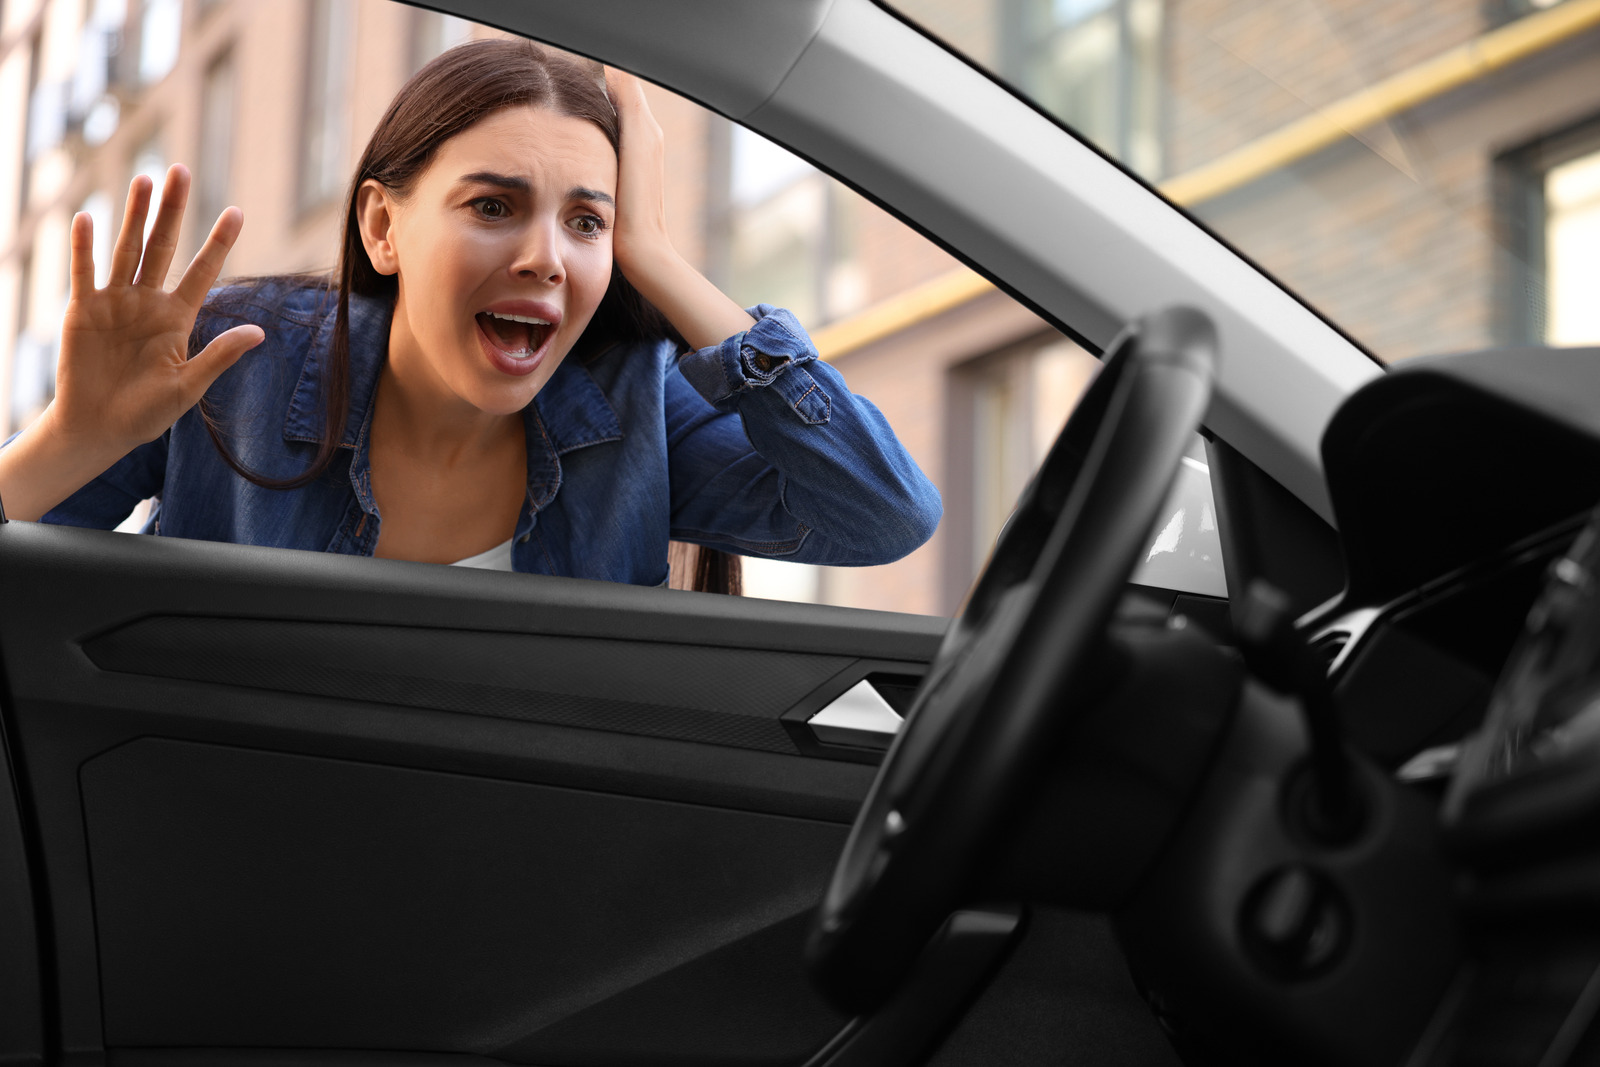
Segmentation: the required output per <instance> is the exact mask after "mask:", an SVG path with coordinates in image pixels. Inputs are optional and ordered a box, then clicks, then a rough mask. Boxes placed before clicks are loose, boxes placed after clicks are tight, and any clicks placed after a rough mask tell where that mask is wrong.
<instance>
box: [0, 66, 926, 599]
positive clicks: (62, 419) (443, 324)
mask: <svg viewBox="0 0 1600 1067" xmlns="http://www.w3.org/2000/svg"><path fill="white" fill-rule="evenodd" d="M607 78H608V80H609V86H608V87H603V86H602V85H600V84H599V83H598V81H597V80H596V78H595V77H594V75H593V73H592V72H591V71H590V70H587V69H585V68H584V67H583V66H582V65H581V64H580V63H579V62H578V61H576V60H573V59H571V58H570V57H567V56H564V55H561V54H558V53H554V52H549V51H546V50H545V49H542V48H540V47H538V46H537V45H533V44H531V43H529V42H525V41H502V40H497V41H478V42H474V43H471V44H467V45H463V46H460V47H458V48H455V49H452V50H451V51H449V52H447V53H445V54H444V55H442V56H440V57H439V58H438V59H436V60H434V62H432V63H431V64H429V65H428V66H427V67H426V68H424V69H423V70H422V71H421V72H419V73H418V74H417V75H416V76H415V77H414V78H413V79H412V80H411V81H410V82H408V83H407V85H406V86H405V87H404V88H403V89H402V90H401V91H400V93H399V94H398V95H397V96H396V98H395V100H394V101H393V103H392V104H391V105H390V107H389V109H388V111H387V113H386V114H385V115H384V117H383V119H382V120H381V121H380V122H379V123H378V127H377V129H376V130H375V131H374V133H373V135H372V139H371V141H370V142H369V143H368V145H367V148H366V151H365V152H364V154H363V156H362V159H361V163H360V165H359V167H358V170H357V173H356V177H355V180H354V181H353V182H352V185H351V193H350V198H349V201H348V205H347V212H346V219H345V227H344V241H343V246H342V250H341V256H340V265H339V268H338V270H337V272H336V274H337V277H336V279H327V280H324V281H322V282H319V283H315V284H313V281H312V280H311V279H308V278H304V277H297V278H276V279H264V280H259V281H256V282H254V283H249V284H244V285H236V286H232V287H229V288H225V289H222V290H217V291H213V292H210V295H209V297H208V291H209V290H210V287H211V286H212V284H213V282H214V281H215V279H216V277H217V275H218V274H219V273H220V271H221V267H222V263H223V259H224V257H225V256H226V254H227V252H228V249H229V248H230V247H231V246H232V244H233V242H234V240H235V238H236V237H237V236H238V233H239V230H240V227H241V225H242V215H241V213H240V212H239V210H238V209H237V208H229V209H227V210H226V211H224V212H223V213H222V215H221V217H219V218H218V220H217V222H216V224H215V226H214V227H213V228H212V231H211V234H210V236H209V237H208V238H207V240H206V242H205V244H204V245H203V247H202V248H201V249H200V251H199V253H198V254H197V255H196V256H195V259H194V261H193V263H192V264H191V265H190V266H189V268H188V270H187V271H186V272H185V274H184V276H183V278H182V279H181V281H180V282H179V284H178V285H177V287H176V288H175V289H174V290H173V291H171V292H170V293H169V292H165V291H164V288H163V286H164V279H165V277H166V274H167V269H168V267H169V265H170V263H171V260H172V255H173V251H174V249H175V248H176V246H177V239H178V226H179V219H180V218H181V215H182V211H183V207H184V202H185V197H186V195H187V192H188V184H189V179H188V174H187V172H186V171H185V170H184V169H183V168H182V167H174V168H173V169H172V170H171V171H170V172H169V174H168V177H167V181H166V184H165V187H164V192H163V195H162V203H161V205H160V208H159V211H158V213H157V216H156V221H155V223H154V226H153V228H152V229H151V232H150V237H149V240H148V243H145V242H143V241H142V238H141V235H142V234H143V232H144V224H145V218H146V214H147V212H148V207H149V198H150V183H149V180H148V179H146V178H144V177H139V178H135V179H134V182H133V184H132V187H131V188H130V190H129V194H128V208H127V212H126V215H125V217H124V220H123V226H122V231H121V234H120V236H119V237H118V239H117V242H116V246H115V249H114V251H113V255H112V262H111V268H110V277H109V280H108V284H107V285H106V287H105V288H103V289H98V290H97V289H95V288H94V282H93V278H94V264H93V262H92V259H91V249H92V247H93V234H92V232H91V226H92V224H91V222H90V219H89V217H88V216H87V215H83V214H80V215H79V216H77V217H76V218H75V219H74V220H73V225H72V280H71V297H70V301H69V304H68V308H67V313H66V317H65V320H64V325H63V329H62V339H61V358H60V366H59V370H58V372H57V393H56V398H55V400H54V401H53V402H52V404H51V405H50V407H49V408H48V409H47V410H46V411H45V413H44V414H43V415H42V416H41V417H40V419H39V420H38V421H37V422H36V423H34V424H33V425H32V426H30V427H29V428H28V429H27V430H26V431H24V432H23V433H22V434H21V435H20V436H18V437H17V438H16V439H15V440H14V441H13V442H12V443H11V444H10V445H9V447H7V448H6V449H5V451H4V452H0V499H3V500H4V503H5V507H6V509H7V511H8V512H9V513H10V515H11V517H13V518H23V519H42V520H43V521H45V522H58V523H67V524H73V525H82V526H97V527H110V526H114V525H116V524H117V523H118V522H120V521H121V520H122V519H123V518H124V517H126V516H127V514H129V512H130V511H131V510H132V508H133V507H134V506H135V505H136V504H137V503H138V502H139V501H140V500H143V499H145V498H148V497H156V498H158V502H159V503H158V509H157V511H156V513H155V514H154V515H153V517H152V519H151V521H150V523H149V525H148V526H147V529H149V530H151V531H152V532H157V533H162V534H167V535H170V536H180V537H195V538H204V539H208V540H223V541H233V542H238V543H248V544H258V545H275V546H282V547H294V548H305V549H314V550H322V551H329V552H340V553H345V554H353V555H376V556H384V557H389V558H397V559H410V560H420V561H427V562H436V563H467V564H471V565H476V566H489V567H495V568H498V569H507V570H509V569H515V570H518V571H526V572H534V573H545V574H565V575H573V576H578V577H589V578H601V579H607V580H611V581H624V582H634V583H640V584H649V585H655V584H661V583H663V582H664V581H665V580H666V577H667V569H668V564H667V546H668V541H669V539H677V540H682V541H690V542H694V543H697V544H700V545H704V546H708V547H709V548H712V549H716V550H722V551H731V552H736V553H745V554H760V555H770V556H776V557H781V558H785V559H790V560H796V561H803V562H810V563H827V564H873V563H884V562H888V561H889V560H892V559H895V558H898V557H899V556H902V555H904V554H905V553H907V552H909V551H911V550H912V549H913V548H915V547H917V546H918V545H920V544H921V543H922V542H923V541H925V540H926V539H927V538H928V537H929V536H930V535H931V534H932V531H933V528H934V526H935V525H936V523H937V521H938V518H939V503H938V494H937V492H936V491H935V490H934V489H933V487H932V486H931V485H930V484H929V483H928V481H927V479H926V478H925V477H924V476H923V475H922V473H921V472H920V471H919V470H918V469H917V467H916V465H915V463H914V462H913V461H912V460H911V459H910V457H909V456H908V455H906V453H905V451H904V450H903V449H902V448H901V447H900V445H899V443H898V442H897V441H896V440H895V438H894V435H893V432H892V431H891V430H890V428H889V426H888V424H887V423H886V422H885V421H884V420H883V417H882V416H881V415H880V414H879V412H878V411H877V409H876V408H874V407H873V406H872V405H871V404H870V403H869V402H867V401H866V400H864V399H861V398H859V397H856V396H853V395H852V394H851V393H850V392H849V390H848V389H846V388H845V386H844V382H843V381H842V379H840V378H839V376H838V374H837V373H836V372H834V371H833V370H832V368H830V367H828V366H827V365H826V364H823V363H821V362H819V361H817V360H816V358H815V356H816V353H815V349H814V348H813V347H812V345H811V343H810V341H809V340H808V339H807V337H806V335H805V333H804V331H803V330H802V329H801V328H800V327H799V324H798V323H796V322H795V321H794V319H793V317H792V316H790V315H789V314H788V313H787V312H785V311H781V310H779V309H775V308H772V307H769V306H767V305H760V306H758V307H757V308H754V309H752V311H751V312H746V311H744V310H742V309H741V308H739V307H738V306H737V305H736V304H734V303H733V302H732V301H731V300H729V299H728V298H727V297H726V296H724V295H723V294H722V293H721V292H719V291H718V290H717V289H716V288H715V287H714V286H712V285H711V284H710V283H709V282H708V281H706V279H705V278H703V277H702V276H701V275H700V274H699V273H698V272H696V271H695V270H694V269H693V268H692V267H690V266H689V265H688V264H687V263H686V262H685V261H684V260H683V259H682V258H681V257H679V256H678V254H677V253H676V251H675V250H674V249H673V247H672V245H671V242H670V241H669V240H668V238H667V231H666V224H665V217H664V211H663V203H662V199H663V198H662V173H663V152H662V138H661V131H660V128H659V127H658V126H657V125H656V123H655V121H654V119H653V117H652V116H651V115H650V112H649V109H648V107H647V106H646V104H645V100H644V95H643V91H642V88H641V86H640V85H639V83H638V82H637V81H636V80H635V79H633V78H631V77H629V76H627V75H624V74H621V73H618V72H608V74H607ZM607 88H609V96H610V99H608V92H607ZM141 246H142V247H141ZM197 316H198V322H196V319H197ZM679 341H681V342H682V345H681V346H680V345H679V344H678V343H677V342H679ZM251 349H256V351H254V352H251V353H250V355H249V356H248V357H245V353H246V352H247V351H250V350H251ZM684 349H687V350H689V351H688V354H687V355H680V353H681V352H682V350H684ZM241 357H245V358H243V359H241ZM235 364H237V366H235ZM230 368H232V369H231V370H230ZM202 397H203V398H204V400H202Z"/></svg>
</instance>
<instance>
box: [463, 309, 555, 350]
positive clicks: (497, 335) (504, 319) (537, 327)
mask: <svg viewBox="0 0 1600 1067" xmlns="http://www.w3.org/2000/svg"><path fill="white" fill-rule="evenodd" d="M478 314H479V318H481V319H484V320H486V321H485V323H484V326H485V328H486V332H488V333H489V335H490V337H492V338H493V339H494V340H495V341H497V342H498V347H499V348H500V350H501V351H502V352H504V353H505V354H506V355H508V356H510V357H512V358H513V359H527V358H528V357H529V356H532V355H533V353H534V352H535V351H537V350H538V348H539V346H540V345H541V344H542V343H543V341H544V338H545V336H546V332H547V331H548V330H549V328H550V323H549V322H547V321H546V320H544V319H539V318H534V317H533V316H530V315H506V314H501V313H499V312H494V311H483V312H479V313H478Z"/></svg>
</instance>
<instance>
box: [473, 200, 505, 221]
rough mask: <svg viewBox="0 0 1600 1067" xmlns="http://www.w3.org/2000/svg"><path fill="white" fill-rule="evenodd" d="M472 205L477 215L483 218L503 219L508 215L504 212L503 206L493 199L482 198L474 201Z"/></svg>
mask: <svg viewBox="0 0 1600 1067" xmlns="http://www.w3.org/2000/svg"><path fill="white" fill-rule="evenodd" d="M472 203H473V206H475V207H476V208H477V209H478V214H480V215H482V216H484V217H485V218H490V219H503V218H505V217H506V215H508V214H510V212H508V211H507V210H506V206H505V204H504V203H502V202H501V201H499V200H496V199H494V198H493V197H484V198H483V199H481V200H474V201H473V202H472Z"/></svg>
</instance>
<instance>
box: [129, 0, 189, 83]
mask: <svg viewBox="0 0 1600 1067" xmlns="http://www.w3.org/2000/svg"><path fill="white" fill-rule="evenodd" d="M182 38H183V0H144V10H143V11H142V12H141V13H140V16H139V84H141V85H152V84H154V83H155V82H158V81H160V80H161V79H162V78H165V77H166V76H167V74H168V73H169V72H170V71H171V70H172V68H173V67H175V66H176V65H177V63H178V46H179V44H180V42H181V40H182Z"/></svg>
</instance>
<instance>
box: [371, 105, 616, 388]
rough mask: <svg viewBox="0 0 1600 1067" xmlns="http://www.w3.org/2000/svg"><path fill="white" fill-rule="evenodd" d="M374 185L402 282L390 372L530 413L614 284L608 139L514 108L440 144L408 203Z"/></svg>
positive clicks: (379, 255)
mask: <svg viewBox="0 0 1600 1067" xmlns="http://www.w3.org/2000/svg"><path fill="white" fill-rule="evenodd" d="M368 185H369V189H370V191H364V192H363V198H362V201H361V223H362V237H363V240H364V241H365V242H366V245H367V252H368V255H369V256H370V257H371V258H372V260H373V265H374V266H375V267H377V269H378V270H380V271H382V272H383V273H385V274H389V273H397V274H398V275H399V299H398V302H397V303H396V305H395V318H394V325H393V326H392V328H391V331H390V338H389V358H390V362H391V365H392V366H393V367H394V369H395V370H396V371H397V372H398V371H400V370H402V369H404V370H405V371H406V372H407V373H411V374H415V375H421V376H424V377H426V378H428V379H430V380H432V384H434V385H436V386H439V387H442V388H443V389H445V390H448V392H449V393H453V394H454V395H455V396H457V397H459V398H460V399H462V400H464V401H466V402H467V403H469V404H471V405H472V406H474V407H476V408H478V409H479V410H481V411H484V412H488V413H491V414H497V415H506V414H511V413H513V412H516V411H519V410H521V409H522V408H523V407H525V406H527V404H528V402H529V401H531V400H532V399H533V397H534V396H535V394H537V393H538V392H539V390H540V389H541V388H542V387H543V386H544V383H545V382H547V381H549V380H550V376H551V375H552V374H554V373H555V370H556V368H557V367H558V366H560V365H561V360H562V359H563V358H564V357H565V356H566V354H567V352H568V351H569V350H571V348H572V344H573V342H574V341H576V340H577V339H578V336H579V335H580V334H582V333H583V330H584V327H585V326H587V325H588V323H589V319H590V317H591V316H592V315H593V314H594V310H595V308H596V307H597V306H598V305H599V303H600V298H601V297H602V296H604V295H605V291H606V287H607V285H608V284H609V282H610V279H611V232H612V226H613V225H614V223H615V222H616V191H617V156H616V152H615V151H614V150H613V149H612V147H611V143H610V142H609V141H608V140H607V139H606V136H605V134H604V133H602V132H601V131H600V129H599V128H597V127H596V126H595V125H593V124H592V123H590V122H587V121H585V120H583V119H577V118H572V117H571V116H567V115H559V114H556V113H554V112H551V111H546V110H543V109H541V108H535V107H529V106H518V107H509V108H505V109H503V110H501V111H497V112H495V113H494V114H492V115H490V116H489V117H487V118H485V119H482V120H481V121H479V122H477V123H476V124H474V125H472V126H470V127H468V128H467V129H465V130H463V131H462V132H461V133H458V134H456V135H455V136H454V137H452V138H450V139H449V140H448V141H446V142H445V143H444V144H443V145H441V146H440V147H439V151H438V152H437V154H436V155H435V156H434V158H433V161H432V162H431V163H430V164H429V166H428V167H427V169H426V170H425V171H424V172H423V173H422V175H421V177H420V178H419V179H418V180H417V182H416V184H415V186H414V187H413V188H412V190H411V193H410V195H409V196H407V197H406V198H405V199H404V200H403V201H397V200H395V199H394V198H393V197H392V196H385V195H383V190H382V188H381V187H380V186H378V185H377V183H375V182H369V183H368ZM385 222H386V223H387V229H386V230H385V229H384V223H385ZM369 223H370V225H369Z"/></svg>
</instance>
